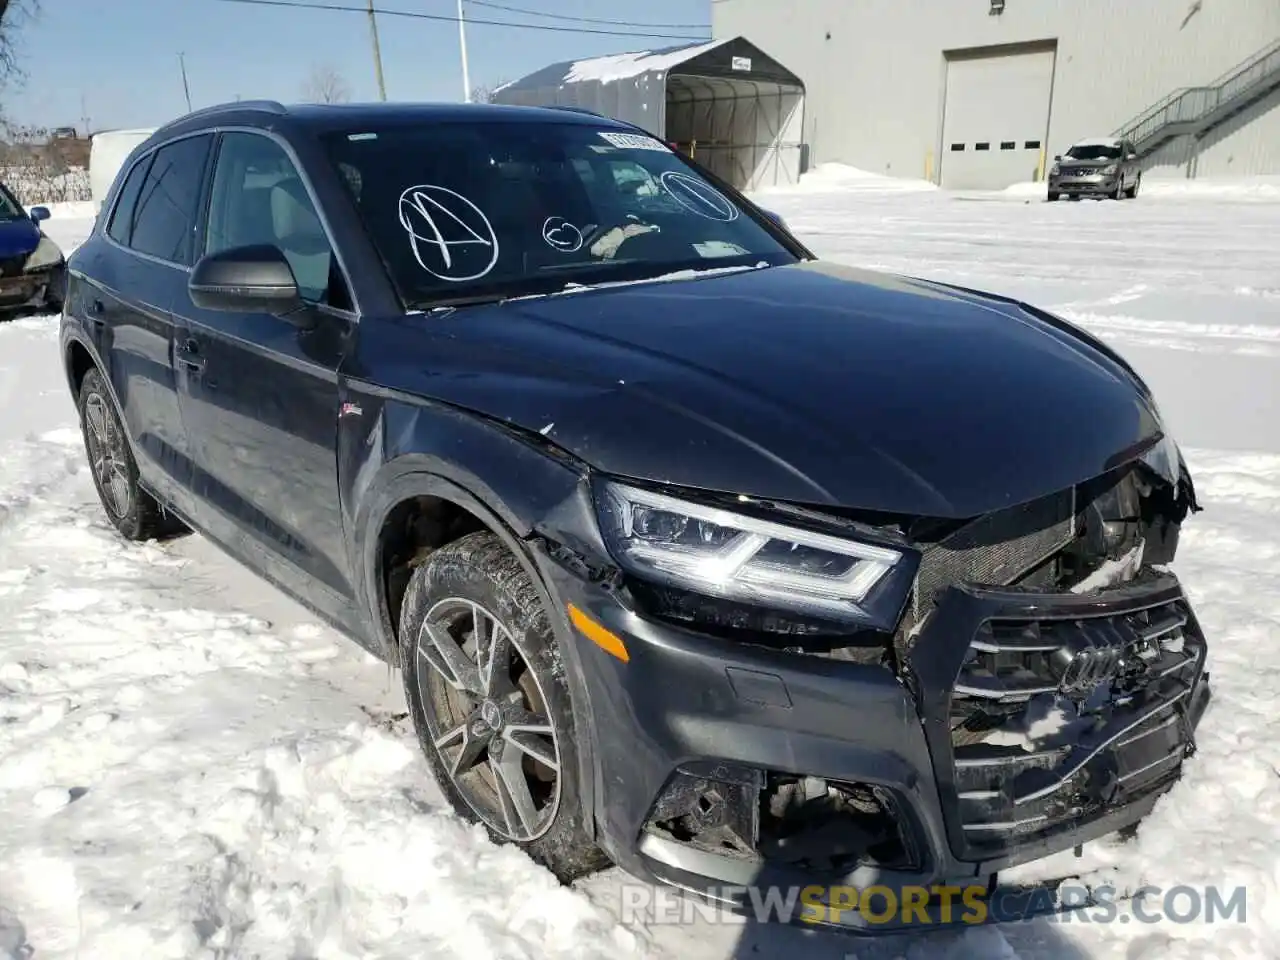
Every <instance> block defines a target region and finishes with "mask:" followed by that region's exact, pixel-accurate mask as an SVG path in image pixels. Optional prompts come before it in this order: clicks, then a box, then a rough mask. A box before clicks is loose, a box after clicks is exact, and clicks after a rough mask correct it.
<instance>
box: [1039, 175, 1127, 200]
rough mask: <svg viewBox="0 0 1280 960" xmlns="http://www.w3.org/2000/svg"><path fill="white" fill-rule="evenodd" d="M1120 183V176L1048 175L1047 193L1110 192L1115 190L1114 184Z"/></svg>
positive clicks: (1086, 193)
mask: <svg viewBox="0 0 1280 960" xmlns="http://www.w3.org/2000/svg"><path fill="white" fill-rule="evenodd" d="M1119 183H1120V177H1119V176H1118V175H1116V176H1110V177H1104V176H1102V175H1100V174H1089V175H1084V176H1062V175H1059V176H1056V177H1055V176H1050V177H1049V178H1048V190H1049V193H1061V194H1066V195H1067V196H1072V195H1075V194H1080V195H1090V194H1099V195H1100V194H1112V193H1115V192H1116V186H1117V185H1118V184H1119Z"/></svg>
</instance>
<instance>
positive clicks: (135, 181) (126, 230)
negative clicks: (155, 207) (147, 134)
mask: <svg viewBox="0 0 1280 960" xmlns="http://www.w3.org/2000/svg"><path fill="white" fill-rule="evenodd" d="M150 169H151V157H147V158H146V159H144V160H142V161H140V162H139V163H138V164H136V165H135V166H134V168H133V169H132V170H130V171H129V176H128V178H127V179H126V180H125V182H124V186H122V187H121V188H120V198H119V199H118V200H117V201H116V210H115V213H114V214H112V216H111V225H110V226H109V227H108V228H107V235H108V236H109V237H111V239H112V240H114V241H115V242H116V243H120V244H123V245H124V246H126V247H127V246H128V245H129V241H130V239H131V238H132V236H133V211H134V207H136V206H137V203H138V193H139V192H140V191H141V190H142V181H143V180H145V179H146V178H147V171H148V170H150Z"/></svg>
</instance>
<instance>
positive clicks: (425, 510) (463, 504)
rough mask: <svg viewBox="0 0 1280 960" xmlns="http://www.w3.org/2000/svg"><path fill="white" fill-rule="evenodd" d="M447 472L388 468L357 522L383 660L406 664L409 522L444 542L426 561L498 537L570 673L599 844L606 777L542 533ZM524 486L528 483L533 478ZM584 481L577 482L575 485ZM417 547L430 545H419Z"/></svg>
mask: <svg viewBox="0 0 1280 960" xmlns="http://www.w3.org/2000/svg"><path fill="white" fill-rule="evenodd" d="M439 467H440V465H439V464H438V463H434V462H429V461H427V458H425V457H424V458H419V457H416V456H406V457H404V458H402V459H400V460H397V461H393V462H392V463H389V464H387V465H386V466H385V467H384V468H383V472H382V475H381V477H380V478H379V479H378V480H375V481H374V483H373V484H372V486H371V492H370V494H369V495H368V496H366V498H365V503H366V506H365V508H364V509H362V510H361V511H360V512H359V516H360V517H361V518H362V519H358V520H357V524H356V528H357V531H358V533H357V552H358V554H359V563H360V583H361V588H362V591H363V593H364V595H365V601H366V604H367V609H368V610H369V612H370V615H371V621H372V622H371V626H372V627H373V629H374V634H375V637H376V639H377V640H378V641H379V642H380V644H381V645H382V650H383V656H384V658H385V659H386V660H387V661H388V663H391V664H394V665H398V664H399V662H400V661H399V644H400V642H401V641H400V638H399V637H398V635H397V634H398V626H399V624H398V620H399V602H400V601H401V600H402V599H403V584H401V583H398V582H397V577H398V576H401V575H400V574H397V573H396V572H395V570H394V568H393V562H394V561H395V560H397V554H396V551H397V548H398V547H399V548H400V551H401V552H400V554H399V558H401V559H402V558H403V545H402V544H398V543H397V541H396V539H395V538H396V536H397V531H398V530H402V529H403V528H404V525H405V524H413V523H424V524H425V525H426V526H427V527H428V528H429V529H430V530H432V531H434V532H437V533H438V534H439V535H440V536H441V539H439V540H438V541H437V542H435V543H427V544H426V548H427V549H426V550H425V552H423V553H422V554H420V555H421V556H425V555H427V554H428V553H429V552H430V550H431V549H436V548H438V547H441V546H444V545H445V544H447V543H451V542H453V541H454V540H456V539H458V538H460V537H462V536H466V535H467V534H469V533H472V532H475V531H477V530H481V529H483V530H487V531H489V532H491V533H493V534H494V535H495V536H497V537H498V539H499V540H500V541H501V542H502V544H503V545H504V546H505V547H506V548H507V550H508V551H509V552H510V553H511V554H512V555H513V556H514V557H515V558H516V560H517V561H518V562H519V563H520V565H521V567H522V568H523V569H524V571H525V572H526V573H527V574H528V576H529V579H530V581H531V582H532V583H533V585H534V589H535V590H537V592H538V597H539V599H540V600H541V601H542V604H543V606H544V608H545V609H546V611H547V619H548V621H549V622H550V623H551V628H552V632H553V634H554V636H555V638H556V641H557V643H558V644H559V647H560V651H561V655H562V657H563V661H564V663H565V665H566V667H567V669H566V670H565V679H566V682H567V684H568V687H569V695H570V703H571V705H572V709H573V715H574V725H575V728H576V731H577V734H578V736H579V738H580V739H581V740H582V741H583V742H584V743H585V744H586V747H587V749H585V750H580V751H579V752H578V783H579V790H580V793H581V802H582V812H583V819H584V823H585V825H586V829H587V833H588V835H589V836H591V837H592V838H593V839H594V838H595V836H596V822H597V818H596V797H597V795H598V787H597V776H598V771H597V763H596V759H595V758H596V737H595V730H594V724H593V722H592V718H591V708H590V694H589V692H588V690H587V686H586V680H585V676H584V674H583V670H582V665H581V661H580V659H579V656H578V649H577V645H576V643H575V641H574V636H573V633H572V627H571V625H570V624H569V620H568V617H567V615H566V613H565V611H564V610H562V609H561V607H560V605H559V604H558V602H557V601H556V599H555V595H554V593H553V591H552V589H551V588H550V586H549V585H548V583H547V580H546V578H545V577H544V576H543V574H542V572H541V570H540V569H539V566H538V563H537V561H536V560H535V557H534V552H533V551H534V548H533V547H532V546H531V545H530V542H529V538H530V537H531V536H532V535H533V533H534V522H533V521H532V520H530V519H529V518H528V517H527V516H525V515H524V513H523V512H522V511H520V510H517V509H514V508H513V507H512V506H511V504H510V503H509V502H507V501H506V500H505V499H503V498H502V497H500V496H499V495H498V494H497V493H496V492H495V491H493V490H491V489H486V495H479V494H477V493H476V492H474V491H473V489H472V486H473V484H467V485H464V483H465V480H464V479H462V478H455V477H449V476H445V475H443V474H442V473H441V472H438V470H439ZM558 469H559V470H560V473H561V479H562V480H566V479H569V478H570V477H571V476H572V475H571V474H569V472H568V471H565V470H563V468H558ZM512 480H513V481H515V482H519V481H520V480H521V477H520V475H519V474H515V472H513V476H512ZM523 480H524V481H526V482H527V480H528V477H527V476H525V477H524V478H523ZM576 482H577V480H576V478H574V483H575V485H576ZM474 486H479V484H478V483H477V484H474ZM411 546H414V547H421V546H422V545H421V544H419V543H416V542H412V541H411ZM407 579H408V578H407V576H404V577H403V580H404V583H405V584H407ZM397 591H399V593H398V595H397Z"/></svg>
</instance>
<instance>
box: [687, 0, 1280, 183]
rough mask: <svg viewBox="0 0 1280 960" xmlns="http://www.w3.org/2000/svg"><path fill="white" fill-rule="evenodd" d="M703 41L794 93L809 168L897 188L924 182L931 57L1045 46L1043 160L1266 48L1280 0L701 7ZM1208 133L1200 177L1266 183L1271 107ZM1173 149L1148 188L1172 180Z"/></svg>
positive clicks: (745, 1) (1273, 157)
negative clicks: (1050, 44) (706, 28)
mask: <svg viewBox="0 0 1280 960" xmlns="http://www.w3.org/2000/svg"><path fill="white" fill-rule="evenodd" d="M711 9H712V25H713V32H714V34H715V36H716V37H728V36H733V35H742V36H745V37H747V38H748V39H750V40H753V41H754V42H756V43H758V44H760V45H761V46H762V47H763V48H764V49H766V50H768V52H769V54H770V55H771V56H773V57H774V58H776V59H777V60H778V61H780V62H781V63H783V64H785V65H786V66H787V67H788V68H790V69H791V70H793V71H795V72H796V73H797V74H799V75H800V77H801V78H802V79H803V80H804V81H805V84H806V87H807V98H806V99H807V104H806V131H805V133H806V138H807V140H808V142H809V144H810V150H811V156H812V158H813V161H814V162H817V163H821V162H824V161H832V160H835V161H840V162H843V163H849V164H852V165H853V166H857V167H861V168H863V169H867V170H872V171H875V172H878V173H886V174H890V175H892V176H900V177H922V176H924V175H925V173H926V170H931V171H932V172H934V173H936V171H937V169H938V156H939V151H940V146H941V117H942V104H943V96H944V77H945V53H946V52H947V51H956V50H962V49H967V48H973V47H985V46H998V45H1003V44H1013V43H1033V42H1038V41H1056V42H1057V61H1056V67H1055V76H1054V89H1053V101H1052V106H1051V110H1050V117H1049V142H1048V154H1049V156H1052V155H1053V154H1055V153H1061V152H1062V151H1063V150H1064V149H1065V148H1066V147H1067V146H1069V145H1070V143H1071V141H1073V140H1077V139H1080V138H1083V137H1090V136H1105V135H1107V134H1109V133H1111V132H1112V131H1113V130H1114V129H1115V128H1117V127H1119V126H1120V125H1122V124H1123V123H1125V122H1126V121H1128V120H1129V119H1131V118H1133V117H1135V116H1136V115H1137V114H1138V113H1140V112H1141V111H1143V110H1144V109H1145V108H1146V107H1148V106H1149V105H1151V104H1153V103H1154V102H1155V101H1157V100H1160V99H1162V98H1163V97H1165V96H1167V95H1168V94H1169V93H1171V92H1172V91H1173V90H1174V89H1175V88H1178V87H1186V86H1196V85H1201V84H1207V83H1209V82H1211V81H1214V80H1216V79H1217V78H1218V77H1220V76H1221V75H1222V74H1224V73H1226V72H1227V71H1228V70H1230V69H1231V68H1232V67H1234V66H1235V65H1236V64H1238V63H1240V62H1242V61H1243V60H1245V59H1246V58H1248V57H1249V56H1251V55H1252V54H1254V53H1255V52H1257V51H1258V50H1259V49H1261V48H1262V47H1263V46H1265V45H1266V44H1267V43H1270V42H1272V41H1274V40H1275V39H1276V38H1277V37H1280V0H1006V4H1005V11H1004V13H1003V14H1001V15H1000V16H992V15H990V13H989V10H990V2H989V0H795V2H793V3H785V2H782V0H712V6H711ZM1246 116H1247V118H1251V119H1250V121H1249V122H1246V123H1243V124H1242V123H1240V122H1239V121H1233V122H1231V123H1229V124H1228V125H1227V126H1226V127H1224V128H1222V129H1220V130H1218V131H1214V132H1213V133H1212V134H1211V135H1210V136H1209V137H1208V138H1207V139H1206V141H1205V143H1203V144H1201V145H1200V146H1201V149H1200V155H1199V156H1198V158H1196V159H1195V160H1194V161H1193V162H1191V164H1190V166H1191V170H1192V172H1193V173H1198V174H1199V175H1200V176H1208V175H1218V174H1225V173H1229V174H1256V173H1280V136H1278V135H1277V134H1278V133H1280V107H1277V105H1276V97H1275V96H1272V97H1271V98H1270V99H1269V100H1268V101H1266V102H1265V103H1264V105H1262V106H1261V107H1256V108H1254V109H1252V110H1250V111H1249V113H1248V114H1247V115H1246ZM1189 153H1190V151H1189V150H1188V145H1187V144H1185V143H1173V144H1169V145H1166V147H1165V148H1164V149H1162V150H1161V152H1160V155H1159V157H1158V158H1155V159H1153V162H1152V164H1151V169H1150V170H1149V175H1150V176H1186V175H1187V172H1188V160H1189V157H1188V155H1189Z"/></svg>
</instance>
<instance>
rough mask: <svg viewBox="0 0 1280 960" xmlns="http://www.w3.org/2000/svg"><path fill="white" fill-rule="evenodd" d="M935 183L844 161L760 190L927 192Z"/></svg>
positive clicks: (765, 191) (825, 164) (769, 192)
mask: <svg viewBox="0 0 1280 960" xmlns="http://www.w3.org/2000/svg"><path fill="white" fill-rule="evenodd" d="M937 189H938V187H937V186H936V185H935V184H932V183H930V182H929V181H928V180H912V179H907V178H904V177H890V176H886V175H884V174H881V173H871V172H870V171H868V170H859V169H858V168H857V167H851V166H849V165H848V164H844V163H820V164H818V165H817V166H815V167H814V168H813V169H811V170H809V171H807V172H806V173H804V174H802V175H801V177H800V182H799V183H798V184H789V185H785V186H770V187H762V188H761V189H760V190H759V191H758V192H759V193H761V194H769V195H775V194H787V193H793V194H794V193H801V194H804V193H927V192H929V191H936V190H937Z"/></svg>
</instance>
